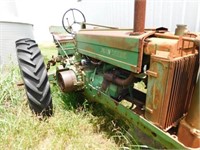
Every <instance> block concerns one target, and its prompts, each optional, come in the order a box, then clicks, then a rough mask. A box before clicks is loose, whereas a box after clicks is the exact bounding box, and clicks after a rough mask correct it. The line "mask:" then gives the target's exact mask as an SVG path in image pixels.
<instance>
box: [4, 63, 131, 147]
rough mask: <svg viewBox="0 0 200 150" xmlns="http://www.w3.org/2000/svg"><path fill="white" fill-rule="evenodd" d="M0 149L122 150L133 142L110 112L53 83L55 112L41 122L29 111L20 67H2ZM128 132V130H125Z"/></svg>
mask: <svg viewBox="0 0 200 150" xmlns="http://www.w3.org/2000/svg"><path fill="white" fill-rule="evenodd" d="M3 70H6V72H5V71H4V72H5V73H4V74H1V75H0V149H69V150H71V149H77V150H79V149H80V150H84V149H85V150H90V149H91V150H93V149H102V150H104V149H105V150H106V149H107V150H110V149H113V150H114V149H120V148H122V147H126V146H128V145H129V144H130V141H128V142H127V141H126V139H125V138H124V137H123V130H122V129H121V128H119V126H118V125H117V123H116V121H114V119H113V118H112V116H111V115H109V113H108V114H106V112H105V111H103V108H101V106H98V107H97V106H96V105H97V104H88V102H87V101H84V99H82V101H83V103H82V105H81V104H79V103H78V101H79V100H80V97H81V98H82V96H80V95H78V96H77V95H76V94H71V95H66V94H63V93H61V92H60V90H59V88H58V87H57V85H56V84H51V92H52V97H53V104H54V115H53V116H52V117H50V118H49V119H48V120H46V121H40V120H38V118H36V117H35V116H34V115H33V114H32V112H31V111H30V109H29V107H28V104H27V98H26V94H25V90H24V86H20V87H18V86H17V83H18V82H20V81H21V77H20V72H19V70H18V67H16V66H15V67H10V68H6V69H5V68H4V69H2V68H1V72H3ZM124 131H125V130H124Z"/></svg>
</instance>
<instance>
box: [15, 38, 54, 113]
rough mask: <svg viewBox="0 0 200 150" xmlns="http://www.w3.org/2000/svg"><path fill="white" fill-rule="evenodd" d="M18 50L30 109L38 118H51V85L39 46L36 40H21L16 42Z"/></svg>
mask: <svg viewBox="0 0 200 150" xmlns="http://www.w3.org/2000/svg"><path fill="white" fill-rule="evenodd" d="M16 49H17V58H18V63H19V68H20V71H21V75H22V78H23V81H24V85H25V89H26V95H27V98H28V102H29V106H30V109H31V110H32V111H33V112H34V113H35V114H36V115H38V116H43V117H44V116H51V115H52V113H53V111H52V108H53V106H52V97H51V92H50V84H49V81H48V76H47V71H46V68H45V65H44V61H43V57H42V55H41V52H40V49H39V48H38V45H37V44H36V42H35V41H34V40H31V39H20V40H18V41H16Z"/></svg>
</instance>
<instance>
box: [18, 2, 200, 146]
mask: <svg viewBox="0 0 200 150" xmlns="http://www.w3.org/2000/svg"><path fill="white" fill-rule="evenodd" d="M145 3H146V2H145V1H140V0H136V1H135V16H134V18H135V24H134V30H133V29H118V28H114V27H107V26H102V25H94V24H90V23H86V19H85V16H84V15H83V13H82V12H81V11H80V10H77V9H69V10H68V11H67V12H66V13H65V14H64V16H63V19H62V25H63V28H64V29H65V30H66V32H67V33H70V34H71V37H72V38H71V39H70V40H69V39H65V40H61V41H59V40H57V39H55V40H54V41H55V43H56V45H57V47H58V56H57V57H56V59H55V61H54V62H53V63H52V61H53V60H52V61H51V63H52V64H55V63H56V64H57V69H56V73H55V75H54V76H56V78H55V80H57V83H58V85H59V86H60V89H61V90H62V92H64V93H70V92H77V93H78V92H81V93H82V94H83V95H84V96H85V98H86V99H88V100H89V101H94V102H98V103H101V104H102V105H104V106H106V107H108V108H109V109H110V110H112V111H113V112H115V113H117V114H118V115H120V116H121V118H123V119H124V120H125V121H126V122H127V123H128V125H129V126H130V127H131V128H132V129H133V130H134V131H135V133H138V132H140V133H143V134H145V135H146V136H147V137H149V138H150V139H153V140H154V141H157V142H158V143H159V144H160V145H162V147H165V148H169V149H199V148H200V110H199V79H198V70H199V40H198V39H199V36H200V35H199V34H197V33H191V32H186V29H185V26H181V25H180V26H179V28H178V29H177V30H176V32H175V34H173V33H170V32H169V31H168V29H167V28H163V27H161V28H157V29H144V22H145V20H144V18H145ZM76 14H78V15H79V16H81V17H79V18H78V19H80V20H81V21H78V19H77V18H76V17H75V16H76ZM70 15H71V16H70ZM70 18H71V19H72V20H70ZM70 21H71V22H70ZM75 25H76V26H78V27H79V28H80V30H78V31H77V32H76V31H75V30H76V29H75V28H74V26H75ZM88 25H93V26H97V27H98V28H95V29H86V26H88ZM54 30H55V29H54ZM51 31H52V30H51ZM63 43H64V44H63ZM16 49H17V55H18V61H19V66H20V69H21V73H22V77H23V80H24V84H25V88H26V91H27V92H26V93H27V97H28V100H29V105H30V108H31V110H32V111H33V112H34V113H35V114H36V115H42V116H51V115H52V113H53V112H52V98H51V92H50V86H49V81H48V76H47V69H46V68H45V65H44V62H43V58H42V56H41V53H40V50H39V49H38V45H37V44H36V43H35V41H34V40H32V39H20V40H18V41H16ZM49 66H50V65H49ZM138 82H142V83H143V84H144V85H145V86H144V89H143V90H141V89H140V88H138V87H137V84H138ZM122 101H127V102H130V103H131V104H132V105H131V107H130V106H129V107H127V106H125V105H123V103H122ZM138 136H139V134H138ZM186 137H187V138H186ZM157 148H158V147H157Z"/></svg>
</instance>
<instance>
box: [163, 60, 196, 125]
mask: <svg viewBox="0 0 200 150" xmlns="http://www.w3.org/2000/svg"><path fill="white" fill-rule="evenodd" d="M196 60H197V57H196V56H190V57H185V58H183V59H180V60H178V61H174V62H171V64H170V65H172V67H173V70H174V75H173V81H172V85H171V92H170V99H169V104H168V110H167V115H166V122H165V126H164V128H168V127H170V126H172V125H173V124H174V123H176V121H177V120H179V119H180V118H181V117H182V116H183V114H184V113H186V112H187V110H188V105H189V104H190V101H191V95H192V93H193V90H194V84H195V82H194V81H195V80H194V79H196V72H197V70H198V66H197V64H196V62H197V61H196Z"/></svg>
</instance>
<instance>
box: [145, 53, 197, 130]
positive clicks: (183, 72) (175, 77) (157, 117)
mask: <svg viewBox="0 0 200 150" xmlns="http://www.w3.org/2000/svg"><path fill="white" fill-rule="evenodd" d="M198 67H199V65H198V56H197V55H194V54H192V55H190V56H184V57H182V58H176V59H172V60H163V59H160V58H157V57H152V58H151V65H150V69H149V70H150V72H155V74H157V75H156V76H152V75H151V74H149V78H148V85H147V89H148V90H147V99H146V111H145V117H146V118H147V119H148V120H149V121H152V122H153V123H154V124H155V125H157V126H159V127H160V128H162V129H164V130H168V129H169V128H171V127H172V126H174V125H176V123H177V122H178V121H179V119H181V118H182V117H183V116H184V114H185V113H186V112H187V110H188V107H189V105H190V102H191V97H192V94H193V91H194V86H195V80H196V76H197V71H198Z"/></svg>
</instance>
